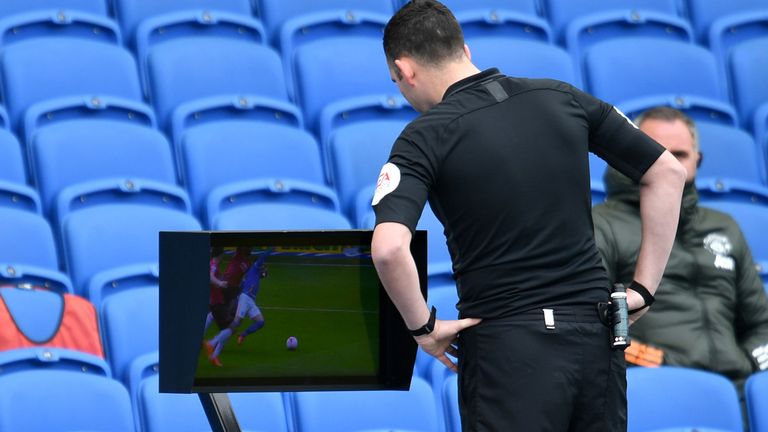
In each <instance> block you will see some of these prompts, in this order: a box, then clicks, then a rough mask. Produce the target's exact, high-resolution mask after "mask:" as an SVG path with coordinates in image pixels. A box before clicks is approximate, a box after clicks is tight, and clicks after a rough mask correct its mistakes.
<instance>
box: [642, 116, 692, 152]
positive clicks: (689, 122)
mask: <svg viewBox="0 0 768 432" xmlns="http://www.w3.org/2000/svg"><path fill="white" fill-rule="evenodd" d="M646 120H663V121H668V122H674V121H675V120H680V121H681V122H683V123H685V125H686V126H688V130H689V131H690V132H691V138H693V149H694V150H696V151H699V131H698V129H697V128H696V123H694V122H693V120H692V119H691V118H690V117H688V116H687V115H685V113H684V112H682V111H680V110H676V109H674V108H670V107H668V106H658V107H655V108H651V109H649V110H648V111H645V112H644V113H642V114H640V115H639V116H637V117H636V118H635V124H636V125H637V126H638V127H640V126H642V124H643V122H644V121H646Z"/></svg>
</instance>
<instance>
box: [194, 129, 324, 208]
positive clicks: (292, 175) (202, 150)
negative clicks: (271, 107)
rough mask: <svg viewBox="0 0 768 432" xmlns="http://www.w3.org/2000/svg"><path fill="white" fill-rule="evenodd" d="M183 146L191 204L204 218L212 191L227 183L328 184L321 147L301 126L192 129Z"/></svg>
mask: <svg viewBox="0 0 768 432" xmlns="http://www.w3.org/2000/svg"><path fill="white" fill-rule="evenodd" d="M181 145H182V149H181V153H182V162H183V165H184V170H185V172H186V177H187V187H188V190H189V193H190V197H191V199H192V205H193V208H194V209H195V211H196V212H198V214H201V215H204V214H205V207H206V200H207V197H208V195H209V194H210V192H211V191H213V190H214V189H216V188H217V187H220V186H223V185H226V184H229V183H235V182H241V181H246V180H258V179H261V178H264V177H268V178H288V179H298V180H302V181H307V182H311V183H317V184H323V183H324V174H323V167H322V161H321V157H320V150H319V147H318V145H317V142H316V141H315V139H314V138H313V137H312V136H311V135H310V134H309V133H307V132H306V131H304V130H302V129H300V128H297V127H292V126H289V125H284V124H278V123H273V122H265V121H258V120H256V121H249V120H242V121H240V120H236V119H232V120H225V121H218V122H212V123H208V124H204V125H200V126H196V127H192V128H190V129H188V130H187V131H186V132H185V133H184V137H183V139H182V142H181Z"/></svg>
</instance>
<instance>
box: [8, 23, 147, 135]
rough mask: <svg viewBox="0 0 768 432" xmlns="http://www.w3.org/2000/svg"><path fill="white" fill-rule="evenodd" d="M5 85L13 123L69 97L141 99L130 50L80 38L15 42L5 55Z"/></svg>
mask: <svg viewBox="0 0 768 432" xmlns="http://www.w3.org/2000/svg"><path fill="white" fill-rule="evenodd" d="M0 70H1V72H2V87H3V89H4V97H5V102H6V104H7V107H8V114H9V115H10V118H11V122H12V123H11V124H12V125H13V126H14V127H15V128H17V129H18V128H21V126H22V123H21V122H22V116H23V114H24V112H25V111H26V110H27V109H28V108H29V107H31V106H32V105H33V104H35V103H37V102H41V101H44V100H49V99H54V98H60V97H68V96H86V97H91V96H99V95H102V96H113V97H119V98H124V99H128V100H133V101H141V98H142V92H141V85H140V82H139V76H138V72H137V68H136V63H135V62H134V60H133V56H132V55H131V53H130V52H128V51H127V50H126V49H124V48H122V47H119V46H115V45H111V44H106V43H102V42H94V41H90V40H85V39H77V38H63V37H62V38H40V39H33V40H29V41H24V42H19V43H15V44H13V45H9V46H8V47H6V48H5V49H4V50H3V51H2V54H0Z"/></svg>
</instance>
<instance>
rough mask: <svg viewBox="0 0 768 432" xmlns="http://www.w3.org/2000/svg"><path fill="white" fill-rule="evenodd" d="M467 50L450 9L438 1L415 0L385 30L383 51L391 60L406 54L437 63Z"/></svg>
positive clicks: (423, 61) (456, 56)
mask: <svg viewBox="0 0 768 432" xmlns="http://www.w3.org/2000/svg"><path fill="white" fill-rule="evenodd" d="M463 53H464V34H463V33H462V31H461V26H460V25H459V23H458V22H457V21H456V18H455V17H454V16H453V14H452V13H451V11H450V10H448V8H447V7H445V5H443V4H442V3H440V2H437V1H435V0H412V1H410V2H408V3H406V4H405V6H403V7H402V8H400V10H399V11H397V13H395V15H394V16H392V18H391V19H390V20H389V22H388V23H387V27H386V28H385V29H384V54H385V55H386V56H387V61H389V62H392V61H393V60H395V59H399V58H401V57H403V56H409V57H412V58H414V59H416V60H418V61H420V62H422V63H424V64H428V65H432V66H436V65H440V64H442V63H443V62H445V61H446V60H453V59H457V58H459V57H460V56H461V55H462V54H463Z"/></svg>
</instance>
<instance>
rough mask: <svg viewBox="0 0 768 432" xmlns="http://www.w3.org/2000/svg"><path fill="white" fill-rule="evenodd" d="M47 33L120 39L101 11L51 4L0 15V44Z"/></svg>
mask: <svg viewBox="0 0 768 432" xmlns="http://www.w3.org/2000/svg"><path fill="white" fill-rule="evenodd" d="M7 3H17V4H22V3H24V4H25V5H26V4H27V2H3V5H5V4H7ZM2 7H3V6H0V9H2ZM51 37H54V38H61V37H73V38H77V39H82V40H90V41H99V42H106V43H109V44H117V45H119V44H121V43H122V36H121V34H120V29H119V28H118V27H117V24H116V23H115V22H114V21H112V20H111V19H110V18H109V17H107V16H105V14H93V13H91V12H89V11H83V10H74V9H62V8H61V7H58V8H57V7H54V8H51V9H33V10H31V11H28V12H24V13H20V14H15V15H10V16H7V17H5V18H3V17H2V16H0V46H5V45H8V44H12V43H16V42H20V41H25V40H30V39H37V38H51Z"/></svg>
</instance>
